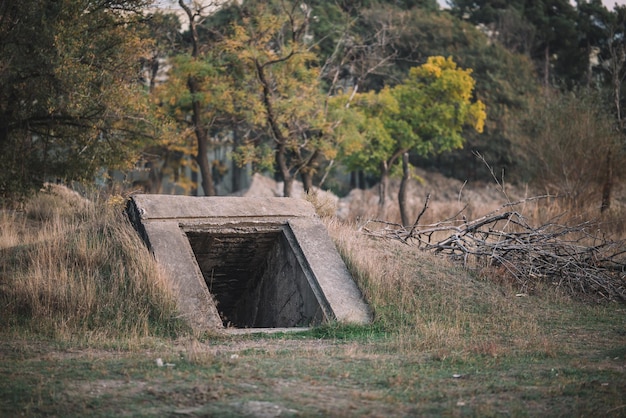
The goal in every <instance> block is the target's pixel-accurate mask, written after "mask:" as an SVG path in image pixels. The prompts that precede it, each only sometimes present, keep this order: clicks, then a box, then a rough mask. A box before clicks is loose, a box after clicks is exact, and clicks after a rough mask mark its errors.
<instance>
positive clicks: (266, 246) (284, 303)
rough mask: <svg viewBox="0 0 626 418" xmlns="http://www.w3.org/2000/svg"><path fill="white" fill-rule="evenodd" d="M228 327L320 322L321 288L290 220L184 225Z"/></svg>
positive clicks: (321, 311)
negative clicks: (268, 223)
mask: <svg viewBox="0 0 626 418" xmlns="http://www.w3.org/2000/svg"><path fill="white" fill-rule="evenodd" d="M181 229H182V230H183V231H184V232H185V234H186V236H187V239H188V240H189V243H190V245H191V248H192V250H193V253H194V255H195V258H196V261H197V263H198V266H199V267H200V271H201V272H202V276H203V278H204V282H205V283H206V286H207V288H208V290H209V292H210V293H211V295H213V297H214V299H215V302H216V305H217V311H218V313H219V316H220V318H221V320H222V323H223V325H224V326H225V327H235V328H290V327H302V326H310V325H314V324H319V323H320V322H322V321H323V320H324V317H325V316H324V312H323V310H322V308H321V306H320V304H319V302H318V297H319V294H320V293H321V292H320V290H319V289H318V288H317V287H318V285H317V283H316V282H315V280H314V279H313V278H312V277H313V276H312V274H311V272H310V271H309V267H308V265H307V263H306V260H305V258H304V256H303V254H302V252H301V250H300V248H299V246H298V245H297V241H296V240H295V238H294V236H293V232H292V231H291V229H290V228H289V225H287V224H283V225H281V224H276V225H266V226H259V225H253V226H245V225H234V226H225V225H221V226H220V227H219V228H215V227H212V228H206V227H204V228H203V227H199V226H193V227H185V226H181Z"/></svg>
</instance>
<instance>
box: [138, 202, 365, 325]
mask: <svg viewBox="0 0 626 418" xmlns="http://www.w3.org/2000/svg"><path fill="white" fill-rule="evenodd" d="M127 211H128V214H129V217H130V219H131V221H132V222H133V224H134V225H135V228H136V229H137V230H138V232H139V233H140V235H141V236H142V237H143V239H144V241H145V242H146V243H147V245H148V247H149V248H150V249H151V251H152V252H153V253H154V255H155V258H156V259H157V260H158V261H159V263H161V264H162V265H163V266H164V267H165V268H166V270H167V271H168V273H169V276H170V278H171V279H172V282H173V283H174V284H175V287H176V288H177V289H178V292H179V301H178V302H179V309H180V310H181V311H182V314H183V315H184V316H185V317H186V318H188V319H189V321H190V323H191V324H192V325H193V327H194V328H196V329H199V330H206V329H217V328H222V327H223V326H224V324H226V325H234V326H236V327H240V328H267V327H294V326H308V325H313V324H317V323H320V322H323V321H328V320H335V319H336V320H338V321H340V322H351V323H368V322H370V321H371V319H372V314H371V311H370V309H369V307H368V306H367V304H366V303H365V302H364V301H363V298H362V295H361V292H360V291H359V289H358V287H357V286H356V284H355V283H354V281H353V280H352V277H351V276H350V274H349V272H348V270H347V268H346V266H345V265H344V263H343V261H342V260H341V258H340V257H339V254H338V253H337V251H336V248H335V246H334V244H333V242H332V241H331V239H330V237H329V236H328V233H327V232H326V230H325V227H324V225H323V224H322V223H321V221H320V220H319V218H318V217H317V215H316V214H315V210H314V208H313V206H312V205H311V204H310V203H308V202H306V201H304V200H301V199H288V198H241V197H190V196H169V195H167V196H165V195H136V196H134V197H133V198H132V199H131V201H130V202H129V205H128V208H127ZM220 313H221V314H222V315H221V316H220Z"/></svg>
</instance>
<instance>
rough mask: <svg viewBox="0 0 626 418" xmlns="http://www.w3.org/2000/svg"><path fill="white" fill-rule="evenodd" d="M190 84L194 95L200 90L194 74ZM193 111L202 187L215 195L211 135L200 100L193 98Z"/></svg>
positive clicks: (209, 193) (197, 158) (208, 194)
mask: <svg viewBox="0 0 626 418" xmlns="http://www.w3.org/2000/svg"><path fill="white" fill-rule="evenodd" d="M187 81H188V82H187V85H188V86H189V93H191V95H192V96H194V94H195V93H197V92H198V91H199V89H198V87H197V83H196V80H195V79H194V78H193V76H189V79H188V80H187ZM191 105H192V108H193V113H192V115H191V120H192V123H193V129H194V132H195V134H196V140H197V143H198V153H197V154H196V162H197V163H198V167H200V176H201V178H202V188H203V189H204V195H205V196H215V194H216V193H215V184H214V182H213V173H212V172H211V165H210V164H209V156H208V152H209V136H208V134H207V131H206V129H204V126H203V125H202V121H201V120H200V114H201V112H202V109H201V108H200V102H198V101H197V100H196V99H193V101H192V103H191Z"/></svg>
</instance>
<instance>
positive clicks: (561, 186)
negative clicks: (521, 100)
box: [517, 88, 624, 211]
mask: <svg viewBox="0 0 626 418" xmlns="http://www.w3.org/2000/svg"><path fill="white" fill-rule="evenodd" d="M607 107H608V106H607V104H606V103H605V102H603V98H602V97H601V95H600V94H599V93H598V92H597V91H594V90H593V89H589V88H586V89H580V90H574V91H572V92H566V93H559V92H556V91H554V92H552V94H550V95H549V96H547V97H545V98H542V99H541V100H540V101H538V103H536V104H535V105H534V106H533V107H532V108H531V110H530V111H529V112H528V113H527V114H526V115H525V117H524V119H523V121H524V123H523V124H522V125H521V127H522V134H523V137H522V138H520V140H519V141H518V142H517V143H518V144H519V145H520V146H522V147H523V152H522V154H523V155H525V159H524V163H525V164H524V165H525V166H526V167H527V169H528V170H529V172H530V176H529V178H530V180H531V182H532V183H534V184H535V185H537V186H538V187H540V188H543V189H544V190H545V191H546V192H547V193H549V194H553V195H558V196H560V197H563V198H564V200H565V201H566V202H567V203H569V204H570V205H571V207H573V208H576V209H580V208H585V207H588V206H589V205H590V204H594V202H595V204H594V206H595V207H596V208H600V209H601V210H603V211H604V210H606V209H608V207H609V206H610V197H611V196H610V190H608V191H606V190H605V187H606V182H607V174H609V175H610V176H609V177H608V181H609V182H610V183H612V182H613V176H615V178H619V177H623V175H624V169H623V167H624V164H623V161H624V152H623V148H622V144H623V140H624V139H623V133H620V131H619V130H618V129H616V128H615V125H616V121H615V119H614V117H613V116H612V115H611V112H610V111H608V109H607ZM590 150H593V151H592V152H590ZM607 157H610V158H611V159H612V160H613V161H614V162H612V163H607ZM607 170H608V171H614V172H609V173H607ZM605 193H608V196H607V195H605Z"/></svg>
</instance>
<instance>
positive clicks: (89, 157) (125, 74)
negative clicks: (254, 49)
mask: <svg viewBox="0 0 626 418" xmlns="http://www.w3.org/2000/svg"><path fill="white" fill-rule="evenodd" d="M146 4H147V2H146V1H144V0H109V1H106V2H102V1H95V0H77V1H40V0H25V1H20V2H14V1H3V2H2V3H0V165H1V166H2V167H3V170H2V171H1V172H0V196H2V197H3V198H5V197H8V196H10V195H14V194H16V193H17V194H19V193H22V192H24V191H26V190H28V189H29V188H31V187H37V186H38V185H40V184H41V183H42V182H43V181H44V180H47V179H57V178H58V179H63V180H66V181H71V180H76V179H85V178H92V177H93V175H94V173H95V172H96V171H97V170H99V169H100V168H102V167H109V168H115V167H122V166H127V163H129V162H131V160H132V159H131V158H130V156H131V155H132V154H133V153H134V152H137V151H138V150H139V149H140V143H138V141H136V139H137V138H138V137H140V136H144V135H145V132H146V130H147V129H149V128H150V126H151V125H152V123H153V121H151V120H149V118H148V114H149V112H147V110H148V104H147V101H146V100H145V99H146V95H145V94H143V93H142V89H143V87H142V86H141V85H140V83H138V80H139V70H140V68H139V66H138V56H141V54H142V51H144V50H146V47H147V43H146V41H144V40H143V39H142V38H141V37H140V35H139V33H140V26H141V24H140V22H141V19H140V17H141V14H140V12H141V11H142V9H143V8H144V7H145V6H146Z"/></svg>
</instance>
